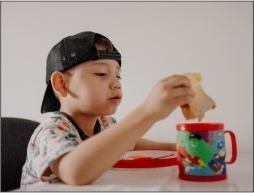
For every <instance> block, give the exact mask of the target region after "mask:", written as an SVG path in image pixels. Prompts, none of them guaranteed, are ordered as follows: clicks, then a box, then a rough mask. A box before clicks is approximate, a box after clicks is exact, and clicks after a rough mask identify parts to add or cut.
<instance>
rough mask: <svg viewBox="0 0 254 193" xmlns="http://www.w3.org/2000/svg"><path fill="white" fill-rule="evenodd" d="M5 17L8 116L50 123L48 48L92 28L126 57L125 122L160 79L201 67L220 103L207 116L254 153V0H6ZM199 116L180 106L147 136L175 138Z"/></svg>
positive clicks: (4, 91)
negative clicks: (44, 105)
mask: <svg viewBox="0 0 254 193" xmlns="http://www.w3.org/2000/svg"><path fill="white" fill-rule="evenodd" d="M1 17H2V18H1V22H2V26H1V35H2V37H1V40H2V42H1V49H2V55H1V58H2V61H1V65H2V71H1V81H2V82H1V83H2V85H1V86H2V92H1V99H2V104H1V105H2V109H1V110H2V111H1V114H2V117H5V116H12V117H22V118H29V119H32V120H36V121H43V120H44V119H45V118H46V117H47V116H48V115H49V114H41V113H40V107H41V101H42V97H43V94H44V91H45V88H46V84H45V73H46V72H45V69H46V58H47V54H48V52H49V50H50V49H51V48H52V46H53V45H55V44H56V43H57V42H58V41H60V40H61V39H62V38H64V37H65V36H68V35H73V34H76V33H79V32H81V31H86V30H91V31H95V32H99V33H101V34H103V35H105V36H107V37H108V38H109V39H110V40H112V41H113V43H114V45H115V46H116V48H117V49H118V50H119V51H120V53H121V54H122V63H123V65H122V77H123V80H122V84H123V91H124V98H123V101H122V104H121V105H120V107H119V110H118V112H117V113H116V114H115V117H116V118H117V119H118V120H120V119H121V118H122V117H124V116H125V115H126V114H127V113H128V112H130V111H131V110H132V109H134V108H135V107H137V106H138V105H139V104H140V103H141V102H142V101H143V100H144V99H145V98H146V96H147V95H148V93H149V92H150V90H151V89H152V87H153V85H154V84H155V83H156V82H157V81H158V80H160V79H162V78H164V77H166V76H169V75H172V74H181V73H186V72H199V73H201V74H202V76H203V83H202V85H203V88H204V90H205V91H206V92H207V94H208V95H210V96H211V97H212V98H213V99H214V100H215V101H216V103H217V108H216V109H215V110H213V111H208V112H207V113H206V116H205V118H204V120H203V121H204V122H210V121H216V122H224V123H225V126H226V128H227V129H231V130H232V131H234V132H235V134H236V136H237V141H238V149H239V151H242V152H253V69H252V66H253V3H252V2H2V7H1ZM195 121H196V120H192V121H186V120H185V119H184V117H183V115H182V113H181V110H180V108H178V109H176V110H175V111H174V112H173V113H172V114H171V115H170V116H169V117H168V118H166V119H164V120H162V121H160V122H158V123H156V124H155V125H154V126H153V127H152V128H151V129H150V130H149V131H148V132H147V133H146V134H145V137H147V138H149V139H154V140H159V141H175V139H176V131H175V125H176V124H177V123H182V122H195ZM227 140H229V139H228V138H226V141H227ZM227 148H228V151H230V146H229V141H228V142H227Z"/></svg>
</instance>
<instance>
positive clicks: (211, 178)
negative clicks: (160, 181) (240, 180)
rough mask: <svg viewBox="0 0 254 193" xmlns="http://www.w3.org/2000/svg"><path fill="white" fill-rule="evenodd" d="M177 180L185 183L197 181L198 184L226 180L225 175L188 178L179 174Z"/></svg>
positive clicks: (188, 176)
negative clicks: (185, 181)
mask: <svg viewBox="0 0 254 193" xmlns="http://www.w3.org/2000/svg"><path fill="white" fill-rule="evenodd" d="M179 178H180V179H181V180H187V181H199V182H210V181H219V180H225V179H227V174H222V175H218V176H190V175H185V174H181V173H179Z"/></svg>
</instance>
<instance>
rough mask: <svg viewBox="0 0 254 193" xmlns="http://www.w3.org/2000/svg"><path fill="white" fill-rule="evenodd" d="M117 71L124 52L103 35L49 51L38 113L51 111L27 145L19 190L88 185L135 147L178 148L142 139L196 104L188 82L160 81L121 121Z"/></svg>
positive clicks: (85, 35)
mask: <svg viewBox="0 0 254 193" xmlns="http://www.w3.org/2000/svg"><path fill="white" fill-rule="evenodd" d="M120 73H121V55H120V53H119V52H118V51H117V49H116V48H115V47H114V46H113V44H112V43H111V42H110V40H109V39H107V38H106V37H105V36H102V35H100V34H97V33H94V32H82V33H79V34H76V35H74V36H68V37H66V38H64V39H62V40H61V41H60V42H59V43H58V44H56V45H55V46H54V47H53V48H52V49H51V51H50V52H49V55H48V58H47V69H46V83H47V88H46V91H45V95H44V98H43V102H42V107H41V112H42V113H45V112H54V113H53V115H52V116H50V117H49V118H48V119H47V120H45V121H44V122H42V123H41V124H40V126H38V128H36V130H35V131H34V133H33V135H32V137H31V139H30V141H29V144H28V149H27V160H26V163H25V165H24V166H23V172H22V178H21V186H25V185H28V184H32V183H35V182H37V181H40V180H41V181H49V182H54V181H57V180H61V181H63V182H64V183H66V184H70V185H81V184H89V183H91V182H93V181H94V180H95V179H97V178H98V177H99V176H100V175H101V174H102V173H103V172H105V171H106V170H108V169H109V168H110V167H112V166H113V165H114V164H115V163H116V162H117V161H118V160H119V158H120V157H121V156H122V155H123V154H124V153H125V152H126V151H128V150H130V149H133V148H134V149H168V150H175V148H176V145H175V143H159V142H153V141H150V140H146V139H142V138H141V137H142V135H144V134H145V133H146V132H147V131H148V129H149V128H151V126H152V125H153V124H154V123H155V122H157V121H159V120H162V119H164V118H166V117H167V116H168V115H169V114H170V113H171V112H172V111H173V110H174V109H175V108H176V107H178V106H181V105H184V104H188V103H190V102H191V101H192V98H193V95H194V93H193V91H192V89H191V87H190V81H189V79H188V78H186V77H184V76H177V75H175V76H170V77H167V78H164V79H163V80H161V81H159V82H158V83H157V84H156V85H155V86H154V88H153V90H152V91H151V93H150V94H149V96H148V97H147V99H146V100H145V101H144V102H143V103H142V104H141V105H140V106H138V107H137V108H136V109H134V110H133V111H132V112H131V113H129V114H128V115H127V116H126V117H125V118H123V119H122V120H121V121H120V122H118V123H116V121H115V119H114V118H113V117H111V116H109V115H112V114H114V113H115V112H116V109H117V107H118V105H119V104H120V102H121V99H122V88H121V83H120V79H121V77H120ZM109 127H110V128H109Z"/></svg>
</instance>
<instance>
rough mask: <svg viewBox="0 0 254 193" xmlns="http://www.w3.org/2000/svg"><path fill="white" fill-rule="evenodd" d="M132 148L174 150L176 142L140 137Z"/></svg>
mask: <svg viewBox="0 0 254 193" xmlns="http://www.w3.org/2000/svg"><path fill="white" fill-rule="evenodd" d="M134 149H135V150H140V149H150V150H151V149H157V150H169V151H175V150H176V143H166V142H157V141H152V140H148V139H144V138H141V139H140V140H138V142H137V143H136V145H135V147H134Z"/></svg>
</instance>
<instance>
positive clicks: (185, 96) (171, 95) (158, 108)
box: [142, 75, 194, 121]
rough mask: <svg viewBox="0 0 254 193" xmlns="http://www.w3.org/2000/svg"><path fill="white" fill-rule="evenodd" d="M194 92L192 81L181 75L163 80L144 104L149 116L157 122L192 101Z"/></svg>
mask: <svg viewBox="0 0 254 193" xmlns="http://www.w3.org/2000/svg"><path fill="white" fill-rule="evenodd" d="M193 97H194V92H193V90H192V89H191V84H190V80H189V79H188V78H187V77H185V76H181V75H174V76H170V77H167V78H165V79H162V80H161V81H159V82H158V83H157V84H156V85H155V86H154V87H153V89H152V91H151V93H150V94H149V96H148V97H147V99H146V100H145V101H144V103H143V104H142V108H143V109H144V111H145V113H146V115H147V116H150V117H151V118H152V119H154V120H155V121H158V120H161V119H164V118H166V117H167V116H168V115H169V114H170V113H171V112H172V111H173V110H174V109H175V108H176V107H178V106H182V105H185V104H188V103H190V102H191V101H192V99H193Z"/></svg>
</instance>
